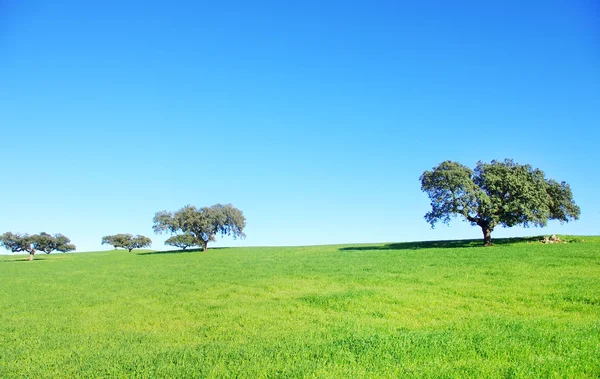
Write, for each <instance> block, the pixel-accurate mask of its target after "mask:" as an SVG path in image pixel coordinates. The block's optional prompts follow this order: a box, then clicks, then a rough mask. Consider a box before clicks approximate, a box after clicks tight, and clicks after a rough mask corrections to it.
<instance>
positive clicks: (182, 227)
mask: <svg viewBox="0 0 600 379" xmlns="http://www.w3.org/2000/svg"><path fill="white" fill-rule="evenodd" d="M153 222H154V226H153V227H152V229H154V232H155V233H157V234H160V233H171V234H176V233H178V232H181V233H184V234H187V235H190V236H192V237H193V238H194V242H195V245H199V246H202V251H206V249H207V248H208V242H209V241H215V240H216V239H215V236H216V235H217V234H220V235H222V236H224V235H228V236H232V237H233V238H234V239H235V238H245V237H246V235H245V234H244V232H243V230H244V227H245V226H246V218H245V217H244V214H243V213H242V211H240V210H239V209H237V208H235V207H234V206H233V205H231V204H226V205H223V204H215V205H213V206H210V207H203V208H200V209H198V208H196V207H194V206H192V205H186V206H185V207H183V208H181V209H179V210H178V211H176V212H168V211H160V212H157V213H156V214H155V215H154V219H153Z"/></svg>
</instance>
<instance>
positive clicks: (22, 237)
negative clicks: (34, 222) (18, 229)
mask: <svg viewBox="0 0 600 379" xmlns="http://www.w3.org/2000/svg"><path fill="white" fill-rule="evenodd" d="M32 245H33V239H32V237H31V236H30V235H29V234H27V233H12V232H6V233H4V234H2V235H0V246H2V247H4V248H5V249H7V250H10V251H11V252H13V253H20V252H24V253H29V260H30V261H32V260H33V256H34V254H35V249H34V248H33V246H32Z"/></svg>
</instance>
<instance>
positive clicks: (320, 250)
mask: <svg viewBox="0 0 600 379" xmlns="http://www.w3.org/2000/svg"><path fill="white" fill-rule="evenodd" d="M560 237H561V239H563V240H574V241H577V242H573V243H568V244H548V245H544V244H542V243H540V242H539V240H540V239H541V237H536V238H531V239H524V240H521V239H518V240H516V239H515V240H513V239H509V240H502V239H498V240H497V241H496V244H495V246H493V247H490V248H485V249H484V248H481V247H479V246H476V244H477V243H478V242H477V241H436V242H424V243H419V242H411V243H397V244H390V245H387V244H386V245H383V244H379V245H346V246H339V245H338V246H311V247H287V248H283V247H270V248H224V249H215V250H214V251H213V252H212V253H211V254H193V253H189V252H187V251H186V252H179V253H174V252H170V253H168V254H163V253H161V252H152V253H137V254H119V253H118V252H115V251H104V252H98V253H90V254H67V255H52V254H51V255H47V256H46V255H44V256H43V257H41V258H40V259H38V260H37V261H35V262H34V263H33V264H23V263H22V262H20V259H22V258H20V257H10V256H9V257H3V258H0V279H1V280H0V282H1V283H2V285H0V309H2V312H0V377H2V378H56V377H68V378H92V377H110V378H125V377H128V378H130V377H135V378H150V377H152V378H154V377H157V378H191V377H194V378H196V377H201V378H216V377H219V378H228V377H229V378H235V377H251V378H273V377H283V378H288V377H289V378H314V377H329V378H395V377H402V378H403V377H410V378H413V377H417V378H465V377H467V378H504V377H507V378H557V377H565V378H586V377H587V378H598V377H599V376H600V348H599V347H600V324H599V322H598V320H600V293H599V292H598V288H600V256H599V254H598V251H599V250H600V238H598V237H563V236H560ZM579 241H583V242H579ZM2 260H4V262H2ZM37 283H41V284H43V285H37ZM24 352H32V353H31V354H27V353H24Z"/></svg>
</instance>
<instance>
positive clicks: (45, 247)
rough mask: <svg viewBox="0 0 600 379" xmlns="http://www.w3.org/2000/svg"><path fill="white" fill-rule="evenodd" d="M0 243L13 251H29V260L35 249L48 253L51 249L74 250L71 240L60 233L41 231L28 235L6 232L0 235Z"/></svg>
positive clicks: (31, 258)
mask: <svg viewBox="0 0 600 379" xmlns="http://www.w3.org/2000/svg"><path fill="white" fill-rule="evenodd" d="M0 245H1V246H3V247H4V248H6V249H7V250H10V251H11V252H13V253H19V252H26V253H29V260H30V261H32V260H33V257H34V255H35V252H36V250H38V251H42V252H44V253H46V254H50V253H51V252H53V251H62V252H63V253H65V252H67V251H73V250H75V245H73V244H72V243H71V240H70V239H69V238H68V237H66V236H64V235H62V234H60V233H57V234H55V235H50V234H48V233H45V232H42V233H40V234H34V235H29V234H27V233H11V232H6V233H4V234H2V235H1V236H0Z"/></svg>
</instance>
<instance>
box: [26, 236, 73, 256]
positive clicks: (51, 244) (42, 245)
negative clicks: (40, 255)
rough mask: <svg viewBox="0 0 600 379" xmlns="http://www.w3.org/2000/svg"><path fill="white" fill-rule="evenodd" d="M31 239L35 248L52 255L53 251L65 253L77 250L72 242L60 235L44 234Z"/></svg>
mask: <svg viewBox="0 0 600 379" xmlns="http://www.w3.org/2000/svg"><path fill="white" fill-rule="evenodd" d="M31 239H32V241H33V248H34V249H35V250H38V251H42V252H44V253H46V254H50V253H51V252H53V251H61V252H63V253H65V252H67V251H73V250H75V245H73V244H72V243H71V240H70V239H69V238H68V237H66V236H64V235H62V234H60V233H57V234H55V235H50V234H48V233H45V232H42V233H40V234H36V235H33V236H31Z"/></svg>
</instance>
